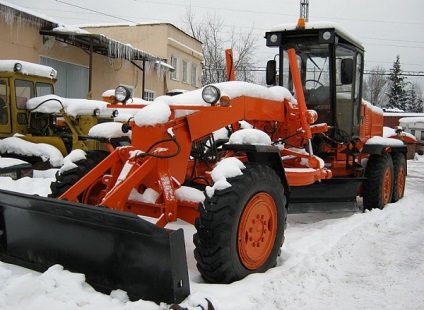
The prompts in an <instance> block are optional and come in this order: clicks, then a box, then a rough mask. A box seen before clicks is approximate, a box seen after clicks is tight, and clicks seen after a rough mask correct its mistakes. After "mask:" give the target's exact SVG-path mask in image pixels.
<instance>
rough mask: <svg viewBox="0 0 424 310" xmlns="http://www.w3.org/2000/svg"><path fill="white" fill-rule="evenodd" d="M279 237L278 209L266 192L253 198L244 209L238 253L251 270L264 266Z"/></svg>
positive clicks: (239, 230) (240, 225) (240, 224)
mask: <svg viewBox="0 0 424 310" xmlns="http://www.w3.org/2000/svg"><path fill="white" fill-rule="evenodd" d="M276 235H277V207H276V205H275V202H274V199H272V197H271V196H270V195H269V194H267V193H264V192H261V193H258V194H256V195H255V196H253V197H252V198H251V199H250V200H249V202H248V203H247V204H246V207H245V208H244V211H243V214H242V216H241V219H240V223H239V228H238V239H237V240H238V245H237V248H238V253H239V256H240V259H241V262H242V264H243V265H244V266H245V267H246V268H247V269H250V270H254V269H257V268H259V267H260V266H262V265H263V264H264V263H265V261H266V260H267V259H268V257H269V255H270V254H271V251H272V249H273V247H274V242H275V238H276Z"/></svg>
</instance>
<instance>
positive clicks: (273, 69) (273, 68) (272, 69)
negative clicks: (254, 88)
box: [266, 60, 277, 85]
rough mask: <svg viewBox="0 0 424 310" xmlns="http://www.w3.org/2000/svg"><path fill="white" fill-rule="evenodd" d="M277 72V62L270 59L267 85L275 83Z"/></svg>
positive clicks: (267, 66) (267, 64)
mask: <svg viewBox="0 0 424 310" xmlns="http://www.w3.org/2000/svg"><path fill="white" fill-rule="evenodd" d="M276 73H277V62H276V61H275V60H268V62H267V63H266V85H275V81H276Z"/></svg>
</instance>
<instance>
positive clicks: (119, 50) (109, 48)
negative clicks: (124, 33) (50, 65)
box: [40, 29, 163, 64]
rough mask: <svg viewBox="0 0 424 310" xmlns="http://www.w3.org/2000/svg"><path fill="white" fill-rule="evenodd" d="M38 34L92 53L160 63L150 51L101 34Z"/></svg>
mask: <svg viewBox="0 0 424 310" xmlns="http://www.w3.org/2000/svg"><path fill="white" fill-rule="evenodd" d="M40 34H42V35H46V36H53V37H55V39H56V40H58V41H60V42H63V43H66V44H70V45H73V46H77V47H80V48H82V49H84V50H87V51H90V50H92V51H93V52H94V53H97V54H100V55H103V56H106V57H110V58H123V59H126V60H128V61H135V60H145V61H148V62H152V63H153V64H155V63H158V62H159V63H162V60H163V59H162V58H159V57H156V56H154V55H152V54H150V53H147V52H145V51H142V50H140V49H138V48H134V47H132V46H130V45H128V44H124V43H122V42H119V41H116V40H114V39H111V38H109V37H106V36H104V35H102V34H95V33H89V32H78V31H63V30H61V31H56V30H55V29H53V30H40Z"/></svg>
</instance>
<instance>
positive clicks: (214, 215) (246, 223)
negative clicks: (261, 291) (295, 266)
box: [193, 163, 286, 283]
mask: <svg viewBox="0 0 424 310" xmlns="http://www.w3.org/2000/svg"><path fill="white" fill-rule="evenodd" d="M245 165H246V169H244V170H243V175H242V176H237V177H234V178H229V179H227V181H228V182H229V183H230V184H231V187H229V188H226V189H224V190H219V191H216V192H215V194H214V196H213V197H211V198H209V197H207V195H206V200H205V202H204V204H203V205H201V206H200V216H199V218H197V219H196V223H195V226H196V229H197V233H196V234H195V235H194V237H193V240H194V244H195V246H196V249H195V251H194V256H195V258H196V261H197V268H198V270H199V272H200V273H201V275H202V277H203V278H204V279H205V280H206V281H208V282H212V283H231V282H233V281H237V280H240V279H243V278H244V277H246V276H247V275H249V274H252V273H257V272H265V271H266V270H268V269H269V268H272V267H274V266H275V265H276V259H277V256H278V255H279V253H280V249H281V246H282V244H283V241H284V225H285V218H286V208H285V206H286V198H285V196H284V188H283V186H282V184H281V181H280V178H279V177H278V176H277V174H276V173H275V171H274V170H272V169H271V168H269V167H268V166H263V165H258V164H252V163H246V164H245Z"/></svg>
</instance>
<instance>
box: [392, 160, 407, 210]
mask: <svg viewBox="0 0 424 310" xmlns="http://www.w3.org/2000/svg"><path fill="white" fill-rule="evenodd" d="M392 160H393V196H392V201H391V202H396V201H398V200H399V199H401V198H403V195H404V193H405V181H406V159H405V155H404V154H402V153H393V154H392Z"/></svg>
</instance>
